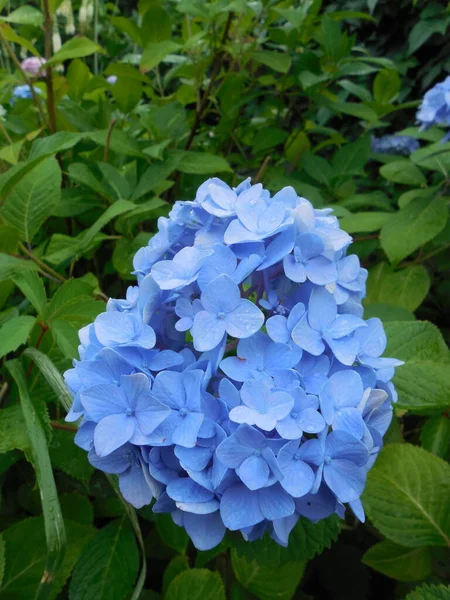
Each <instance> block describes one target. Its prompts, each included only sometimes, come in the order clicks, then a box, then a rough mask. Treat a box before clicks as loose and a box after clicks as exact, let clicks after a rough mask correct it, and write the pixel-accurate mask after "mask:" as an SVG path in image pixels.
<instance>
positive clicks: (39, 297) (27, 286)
mask: <svg viewBox="0 0 450 600" xmlns="http://www.w3.org/2000/svg"><path fill="white" fill-rule="evenodd" d="M14 283H15V284H16V285H17V287H19V288H20V291H21V292H22V294H23V295H24V296H25V298H26V299H27V300H29V301H30V302H31V304H32V305H33V306H34V308H35V309H36V312H37V314H38V315H43V314H44V311H45V307H46V305H47V295H46V293H45V287H44V282H43V281H42V279H41V278H40V277H39V275H38V274H37V273H36V271H22V272H21V273H18V274H17V275H16V276H15V277H14Z"/></svg>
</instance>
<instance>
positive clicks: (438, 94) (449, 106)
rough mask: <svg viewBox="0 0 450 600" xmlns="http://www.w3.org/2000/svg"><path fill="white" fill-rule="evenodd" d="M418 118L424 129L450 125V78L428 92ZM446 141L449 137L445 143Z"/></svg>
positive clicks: (418, 112)
mask: <svg viewBox="0 0 450 600" xmlns="http://www.w3.org/2000/svg"><path fill="white" fill-rule="evenodd" d="M416 118H417V120H418V122H419V123H420V124H421V126H422V129H428V128H429V127H431V126H432V125H442V126H447V127H448V126H449V125H450V76H448V77H446V78H445V79H444V81H441V82H439V83H437V84H436V85H435V86H434V87H432V88H431V89H429V90H428V91H427V92H426V94H425V96H424V97H423V100H422V104H421V105H420V107H419V110H418V111H417V115H416ZM446 139H447V136H445V138H444V140H443V141H445V140H446Z"/></svg>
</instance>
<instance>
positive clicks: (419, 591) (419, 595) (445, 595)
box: [405, 585, 450, 600]
mask: <svg viewBox="0 0 450 600" xmlns="http://www.w3.org/2000/svg"><path fill="white" fill-rule="evenodd" d="M449 597H450V593H449V588H448V586H447V585H421V586H420V587H417V588H416V589H415V590H413V591H412V592H410V593H409V594H408V595H407V596H406V598H405V600H449Z"/></svg>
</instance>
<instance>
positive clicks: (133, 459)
mask: <svg viewBox="0 0 450 600" xmlns="http://www.w3.org/2000/svg"><path fill="white" fill-rule="evenodd" d="M350 243H351V238H350V236H349V235H348V234H347V233H345V232H344V231H342V230H341V229H340V228H339V222H338V220H337V219H336V217H335V216H334V215H333V213H332V211H331V210H330V209H315V208H314V206H313V205H312V204H311V203H310V202H309V201H308V200H306V199H305V198H301V197H299V196H298V195H297V193H296V192H295V190H294V189H293V188H292V187H287V188H284V189H282V190H280V191H279V192H278V193H276V194H274V195H271V193H270V192H269V191H267V190H265V189H264V188H263V186H262V185H261V184H256V185H252V184H251V182H250V180H246V181H244V182H242V183H241V184H240V185H238V186H237V187H231V186H230V185H228V184H227V183H225V182H223V181H221V180H220V179H217V178H212V179H208V180H207V181H205V182H204V183H203V184H202V185H201V186H200V188H199V189H198V191H197V194H196V195H195V198H194V199H193V200H188V201H184V202H176V203H175V205H174V206H173V208H172V210H171V212H170V214H169V216H168V217H167V218H166V217H161V218H160V219H159V220H158V232H157V233H156V234H155V235H154V236H153V237H152V238H151V239H150V241H149V243H148V245H147V246H146V247H145V248H141V249H140V250H139V251H138V252H137V253H136V255H135V257H134V261H133V267H134V274H135V275H136V278H137V285H134V286H130V287H129V289H128V291H127V293H126V297H125V298H123V299H110V300H109V301H108V304H107V306H106V310H105V312H104V313H102V314H100V315H99V316H98V317H97V318H96V319H95V321H94V322H93V323H92V324H91V325H88V326H87V327H84V328H83V329H82V330H81V331H80V334H79V336H80V346H79V354H80V360H77V361H74V366H73V368H72V369H70V370H69V371H67V372H66V374H65V378H66V383H67V386H68V388H69V390H70V393H71V394H72V396H73V405H72V408H71V410H70V412H69V414H68V415H67V420H69V421H79V423H80V427H79V430H78V432H77V435H76V437H75V443H76V444H77V445H78V446H80V447H81V448H83V449H84V450H85V451H86V452H87V453H88V457H89V461H90V463H91V464H92V465H93V466H95V467H96V468H98V469H100V470H102V471H104V472H106V473H114V474H116V475H118V478H119V486H120V490H121V492H122V494H123V496H124V498H125V499H126V500H127V501H128V502H130V503H131V504H132V505H133V506H135V507H136V508H140V507H142V506H145V505H147V504H150V503H151V502H152V501H153V500H154V504H153V511H154V512H155V513H170V514H171V516H172V519H173V521H174V523H176V524H177V525H178V526H180V527H184V528H185V530H186V531H187V533H188V534H189V536H190V537H191V539H192V541H193V543H194V545H195V546H196V547H197V548H198V549H200V550H208V549H210V548H212V547H214V546H216V545H217V544H219V543H220V542H221V540H222V538H223V536H224V535H225V532H226V530H227V529H228V530H232V531H237V530H239V531H240V532H241V533H242V535H243V537H244V539H245V540H248V541H251V540H255V539H257V538H258V537H261V536H262V535H264V534H265V533H267V534H269V535H270V536H271V537H272V538H273V539H274V540H275V541H276V542H277V543H279V544H281V545H287V544H288V540H289V535H290V533H291V531H292V530H293V529H294V528H295V527H296V524H297V521H298V519H299V518H300V517H301V518H303V519H309V520H310V521H311V522H313V523H316V522H317V521H319V520H321V519H324V518H326V517H327V516H329V515H331V514H333V513H336V514H337V515H339V517H343V516H344V512H345V508H346V507H345V505H346V504H347V505H348V507H349V508H350V509H351V510H352V511H353V512H354V514H355V515H356V516H357V518H359V519H361V520H363V519H364V509H363V505H362V503H361V501H360V497H361V494H362V492H363V490H364V485H365V481H366V477H367V472H368V471H369V469H370V468H371V467H372V466H373V464H374V462H375V460H376V458H377V455H378V453H379V451H380V449H381V447H382V445H383V435H384V434H385V433H386V430H387V428H388V426H389V423H390V421H391V419H392V413H393V409H392V403H393V402H395V400H396V392H395V388H394V386H393V384H392V377H393V375H394V371H395V368H396V367H397V366H399V365H401V364H402V363H401V361H398V360H395V359H392V358H386V357H384V356H383V353H384V351H385V348H386V336H385V334H384V330H383V326H382V323H381V321H380V320H379V319H375V318H373V319H368V320H367V321H365V320H364V319H363V308H362V304H361V302H362V299H363V297H364V295H365V284H366V279H367V271H366V270H365V269H362V268H361V266H360V263H359V259H358V257H357V256H355V255H354V254H350V253H347V252H348V249H349V246H350Z"/></svg>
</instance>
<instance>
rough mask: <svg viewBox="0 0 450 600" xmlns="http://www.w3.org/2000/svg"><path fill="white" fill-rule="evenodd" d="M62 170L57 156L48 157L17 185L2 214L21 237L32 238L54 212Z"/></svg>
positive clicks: (58, 198)
mask: <svg viewBox="0 0 450 600" xmlns="http://www.w3.org/2000/svg"><path fill="white" fill-rule="evenodd" d="M60 188H61V170H60V168H59V165H58V162H57V161H56V159H55V158H47V159H46V160H44V161H43V162H41V163H40V164H39V165H37V166H36V167H34V168H33V169H32V170H31V171H30V172H29V173H27V174H26V175H25V176H24V177H23V178H22V179H21V180H20V181H19V183H18V184H17V185H16V186H15V188H14V189H13V190H12V192H11V193H10V194H9V196H8V197H7V198H6V201H5V203H4V205H3V206H2V208H1V210H0V215H1V216H2V217H3V219H4V221H5V222H6V223H8V224H9V225H12V226H13V227H16V228H17V229H18V230H19V232H20V236H21V239H22V240H25V241H27V242H31V241H32V239H33V237H34V236H35V234H36V233H37V232H38V231H39V229H40V227H41V226H42V224H43V223H44V222H45V221H46V220H47V218H48V217H49V216H50V215H51V213H52V211H53V210H54V208H55V207H56V206H57V204H58V203H59V200H60V196H61V189H60Z"/></svg>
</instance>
